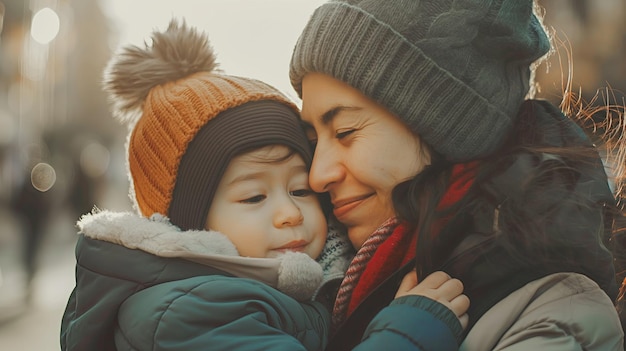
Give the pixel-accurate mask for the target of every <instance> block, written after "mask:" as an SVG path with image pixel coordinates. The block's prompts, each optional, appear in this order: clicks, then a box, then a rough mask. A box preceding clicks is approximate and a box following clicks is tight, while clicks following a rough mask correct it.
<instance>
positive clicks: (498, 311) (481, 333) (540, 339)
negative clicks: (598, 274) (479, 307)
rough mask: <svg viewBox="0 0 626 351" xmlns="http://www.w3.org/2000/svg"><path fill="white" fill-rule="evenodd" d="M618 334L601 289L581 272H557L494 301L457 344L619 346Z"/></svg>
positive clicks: (478, 350)
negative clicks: (463, 339) (494, 303)
mask: <svg viewBox="0 0 626 351" xmlns="http://www.w3.org/2000/svg"><path fill="white" fill-rule="evenodd" d="M581 316H589V317H584V318H583V317H581ZM591 336H592V337H591ZM623 339H624V334H623V332H622V328H621V325H620V321H619V318H618V316H617V313H616V312H615V307H614V306H613V303H612V302H611V300H610V299H609V297H608V296H607V295H606V293H604V291H602V289H600V287H599V286H598V285H597V284H596V283H595V282H593V281H592V280H591V279H589V278H587V277H586V276H584V275H581V274H576V273H557V274H552V275H549V276H546V277H544V278H541V279H538V280H535V281H532V282H530V283H528V284H527V285H525V286H524V287H522V288H521V289H519V290H517V291H515V292H513V293H512V294H510V295H509V296H507V297H506V298H505V299H503V300H501V301H500V302H498V303H497V304H496V305H494V306H493V307H492V308H491V309H489V310H488V311H487V312H486V313H485V314H484V315H483V316H482V317H481V318H480V320H478V322H477V323H476V325H475V326H474V328H472V330H471V331H470V333H469V334H468V335H467V337H466V338H465V341H464V342H463V344H462V345H461V347H460V350H462V351H482V350H485V351H486V350H494V351H498V350H506V351H518V350H519V351H541V350H564V351H565V350H567V351H577V350H581V351H582V350H585V351H617V350H619V351H621V350H624V346H623Z"/></svg>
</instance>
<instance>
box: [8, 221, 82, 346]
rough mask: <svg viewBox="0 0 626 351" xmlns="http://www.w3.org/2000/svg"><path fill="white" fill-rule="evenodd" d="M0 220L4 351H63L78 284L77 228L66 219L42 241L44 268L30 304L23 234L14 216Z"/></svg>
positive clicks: (54, 224) (33, 290) (40, 269)
mask: <svg viewBox="0 0 626 351" xmlns="http://www.w3.org/2000/svg"><path fill="white" fill-rule="evenodd" d="M0 217H1V219H0V223H2V224H3V225H2V229H1V230H2V231H0V269H2V277H1V281H0V349H1V350H25V351H31V350H32V351H35V350H38V351H52V350H55V351H57V350H60V346H59V326H60V321H61V316H62V313H63V310H64V308H65V303H66V301H67V297H68V296H69V293H70V292H71V290H72V287H73V286H74V263H75V260H74V254H73V247H74V240H75V239H74V237H75V235H74V234H73V233H75V230H74V229H73V227H72V226H71V222H69V221H68V220H67V219H66V218H63V216H60V217H57V218H58V219H59V220H57V221H55V222H54V223H51V227H50V229H51V230H50V232H49V233H48V235H46V236H45V238H44V240H43V242H42V250H41V251H40V253H39V265H38V266H39V269H38V271H37V274H36V275H35V278H34V281H33V283H32V294H31V297H30V303H27V301H26V297H27V296H28V294H27V291H26V288H25V275H24V273H23V268H22V267H21V266H20V263H19V262H20V258H19V255H20V253H21V243H20V240H19V237H18V236H17V233H18V231H17V230H15V229H16V228H15V222H14V221H13V220H12V219H11V218H10V214H8V213H7V212H6V211H3V212H2V213H1V214H0Z"/></svg>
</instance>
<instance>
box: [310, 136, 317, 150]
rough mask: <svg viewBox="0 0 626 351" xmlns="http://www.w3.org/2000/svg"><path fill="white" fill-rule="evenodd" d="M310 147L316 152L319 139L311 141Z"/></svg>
mask: <svg viewBox="0 0 626 351" xmlns="http://www.w3.org/2000/svg"><path fill="white" fill-rule="evenodd" d="M309 145H311V149H312V150H315V147H316V146H317V139H309Z"/></svg>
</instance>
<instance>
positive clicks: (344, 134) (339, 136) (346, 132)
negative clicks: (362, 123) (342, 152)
mask: <svg viewBox="0 0 626 351" xmlns="http://www.w3.org/2000/svg"><path fill="white" fill-rule="evenodd" d="M355 131H356V129H348V130H344V131H341V132H340V131H337V133H335V138H337V139H340V140H341V139H343V138H345V137H347V136H348V135H350V134H352V133H354V132H355Z"/></svg>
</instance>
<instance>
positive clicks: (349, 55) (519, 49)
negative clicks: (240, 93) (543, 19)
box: [290, 0, 550, 162]
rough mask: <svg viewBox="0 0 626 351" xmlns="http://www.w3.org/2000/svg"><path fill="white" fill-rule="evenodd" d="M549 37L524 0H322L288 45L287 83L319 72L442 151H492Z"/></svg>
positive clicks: (461, 155)
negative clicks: (356, 92)
mask: <svg viewBox="0 0 626 351" xmlns="http://www.w3.org/2000/svg"><path fill="white" fill-rule="evenodd" d="M549 48H550V43H549V40H548V38H547V36H546V34H545V32H544V30H543V27H542V25H541V23H540V21H539V20H538V19H537V17H536V16H535V15H534V14H533V1H532V0H497V1H486V0H483V1H476V0H473V1H469V0H350V1H330V2H328V3H326V4H324V5H322V6H320V7H319V8H318V9H317V10H316V11H315V12H314V13H313V15H312V16H311V19H310V20H309V22H308V24H307V25H306V27H305V29H304V30H303V32H302V34H301V36H300V38H299V39H298V42H297V44H296V46H295V48H294V52H293V56H292V59H291V65H290V78H291V83H292V85H293V87H294V88H295V90H296V91H297V92H298V94H299V95H300V96H301V97H302V80H303V78H304V76H305V75H306V74H307V73H309V72H320V73H324V74H326V75H329V76H332V77H334V78H336V79H338V80H341V81H343V82H345V83H347V84H349V85H351V86H352V87H354V88H356V89H358V90H360V91H361V92H362V93H363V94H364V95H366V96H368V97H369V98H371V99H372V100H374V101H376V102H378V103H379V104H381V105H382V106H384V107H385V108H387V109H388V110H389V111H391V112H392V113H394V114H395V115H397V116H399V117H400V118H401V119H402V120H404V121H405V122H406V123H407V125H408V126H409V127H410V128H411V129H412V130H413V131H414V132H415V133H417V134H418V135H420V136H421V137H422V138H423V139H424V140H425V141H426V142H427V143H428V144H429V145H430V146H431V147H433V148H434V149H435V150H436V151H438V152H439V153H441V154H443V155H444V156H446V157H447V158H448V159H449V160H450V161H456V162H460V161H467V160H471V159H476V158H480V157H482V156H486V155H488V154H489V153H491V152H493V151H494V150H495V149H496V148H497V147H498V146H499V145H500V144H501V143H502V140H503V139H504V137H505V135H506V134H507V132H509V131H510V129H511V128H512V125H513V123H512V122H513V119H514V118H515V116H516V115H517V110H518V109H519V107H520V105H521V103H522V101H523V100H524V98H525V96H526V94H527V93H528V91H529V84H530V76H531V71H530V65H531V63H533V62H534V61H536V60H537V59H539V58H540V57H542V56H544V55H545V54H546V53H547V52H548V51H549Z"/></svg>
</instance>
